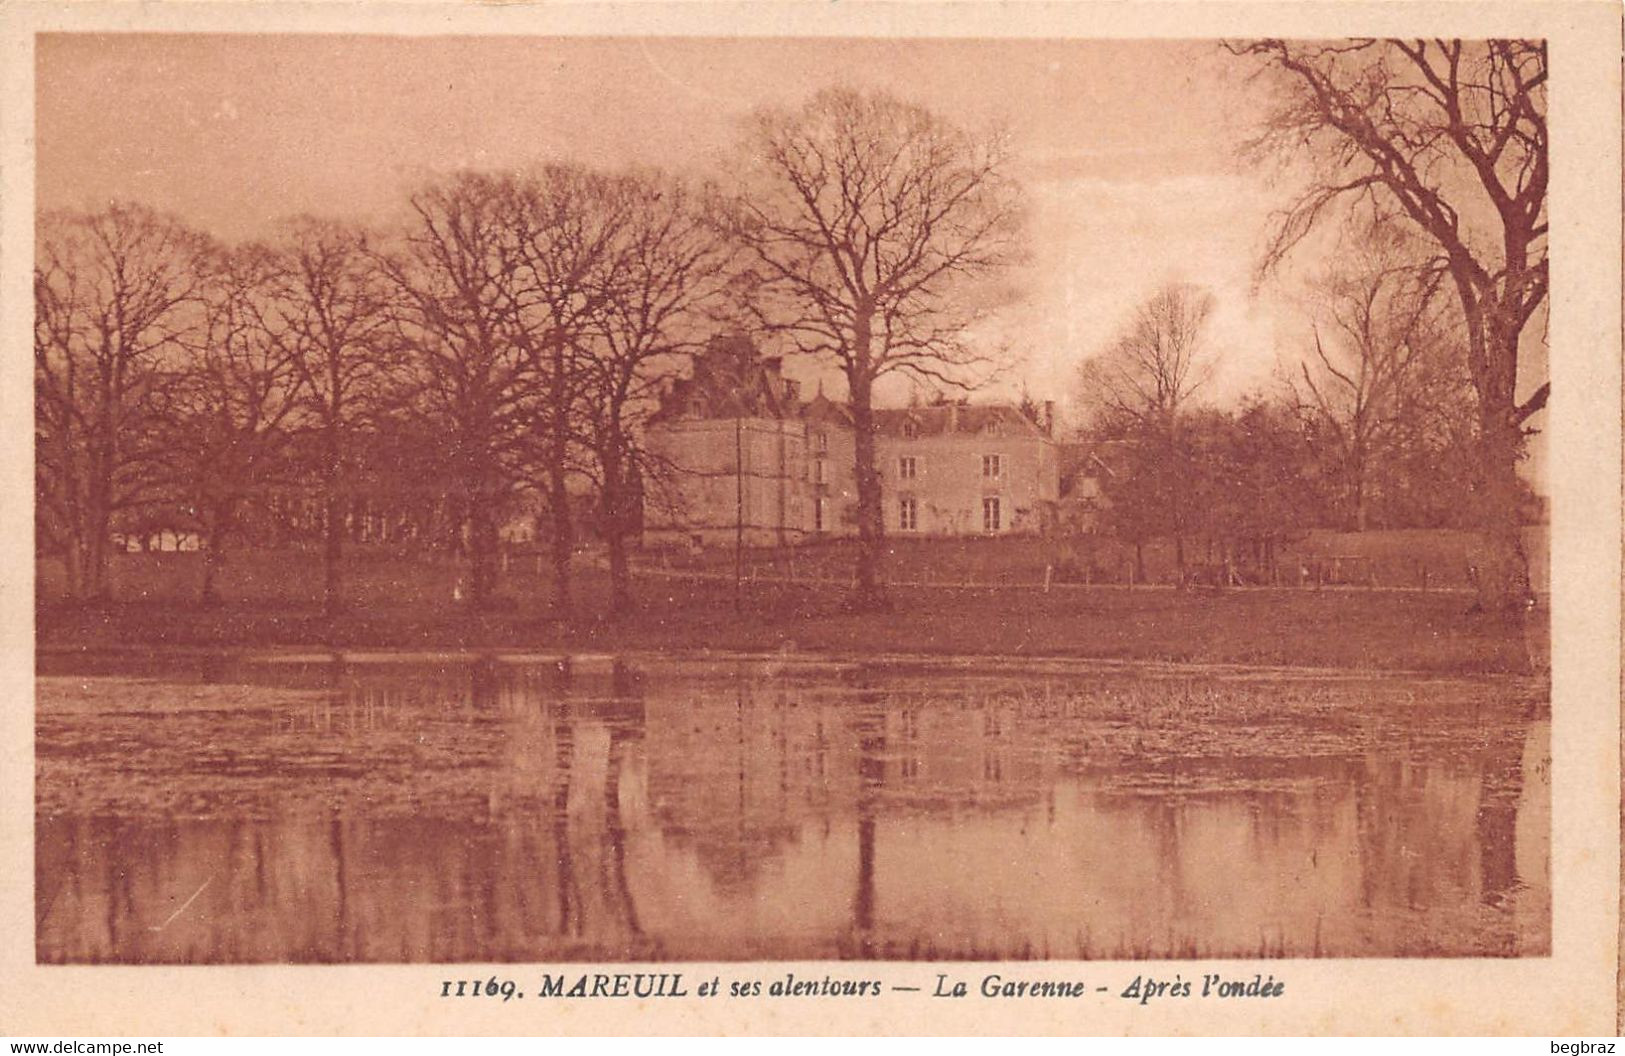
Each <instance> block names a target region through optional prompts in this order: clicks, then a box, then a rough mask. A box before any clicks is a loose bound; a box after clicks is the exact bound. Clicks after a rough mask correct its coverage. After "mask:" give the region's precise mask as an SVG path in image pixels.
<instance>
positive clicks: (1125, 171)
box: [37, 34, 1545, 409]
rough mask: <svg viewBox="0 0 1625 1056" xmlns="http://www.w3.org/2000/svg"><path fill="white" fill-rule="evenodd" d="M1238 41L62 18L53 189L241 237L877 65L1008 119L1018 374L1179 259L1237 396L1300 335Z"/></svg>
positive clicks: (736, 116)
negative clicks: (170, 24)
mask: <svg viewBox="0 0 1625 1056" xmlns="http://www.w3.org/2000/svg"><path fill="white" fill-rule="evenodd" d="M1238 62H1239V60H1236V59H1234V58H1232V57H1230V56H1228V55H1226V54H1224V53H1223V52H1221V50H1220V49H1219V47H1218V46H1217V45H1216V44H1215V43H1211V42H1179V41H1023V40H1005V41H990V40H976V41H954V40H916V41H906V40H880V41H876V40H837V39H777V40H775V39H741V38H720V39H670V38H661V39H636V38H621V39H607V38H597V39H594V38H574V39H569V38H566V39H560V38H533V37H440V38H385V37H352V36H334V37H314V36H304V37H299V36H282V37H266V36H246V35H245V36H202V35H194V36H147V35H133V34H120V35H80V36H73V37H69V36H48V37H42V38H41V39H40V41H39V46H38V81H37V84H38V96H37V107H38V129H37V142H38V184H37V194H38V199H39V203H40V204H41V205H42V206H43V207H46V208H51V207H58V206H67V207H96V206H98V205H100V204H105V202H106V201H107V200H109V199H112V198H133V199H138V200H141V201H144V202H147V203H149V204H151V205H154V206H156V207H158V208H161V209H165V210H169V211H172V212H174V213H177V214H179V215H180V216H181V217H183V218H185V219H187V220H189V221H191V222H193V223H195V224H197V225H199V226H201V227H203V228H205V229H206V230H209V231H211V232H213V233H214V234H216V235H219V236H222V237H225V238H228V239H237V238H249V237H254V236H258V235H263V234H266V233H268V231H269V229H270V227H271V225H272V224H273V223H274V222H275V221H276V220H277V219H279V218H281V217H284V216H288V215H290V214H295V213H302V212H309V213H316V214H329V215H339V216H349V217H356V218H360V219H367V220H373V221H379V222H383V221H387V219H388V218H389V217H390V215H391V213H392V212H393V211H394V210H396V209H398V208H399V206H400V203H401V202H402V201H403V200H404V198H405V196H406V194H407V193H408V192H409V191H410V190H411V189H412V188H413V187H414V186H415V185H417V184H418V183H420V182H422V181H423V180H424V179H425V178H427V177H429V176H431V175H433V174H436V173H441V172H445V171H448V170H452V169H455V168H458V167H464V166H467V167H475V168H504V167H512V166H523V165H527V164H531V163H536V162H542V161H547V160H554V159H570V160H577V161H582V162H586V163H590V164H597V165H603V166H608V167H613V166H617V165H621V164H626V163H630V162H638V163H645V164H655V165H661V166H664V167H668V168H672V169H679V170H690V171H695V172H711V171H715V170H716V169H717V168H718V167H719V166H725V165H726V164H727V160H726V159H727V157H728V153H729V151H730V149H731V148H732V147H733V145H734V144H735V143H736V142H737V139H738V136H739V133H740V119H741V117H742V116H743V115H744V114H746V113H747V112H748V111H749V110H750V109H751V108H753V107H755V106H758V105H761V104H763V103H787V104H795V103H798V102H800V101H801V100H802V99H804V98H806V97H807V96H808V95H809V94H811V93H812V92H814V91H816V90H818V89H819V88H822V87H825V86H828V85H837V84H839V85H851V86H855V87H860V88H869V87H874V88H883V89H886V90H888V91H891V92H893V93H894V94H896V95H899V96H901V97H903V98H906V99H908V100H911V101H914V102H918V103H921V104H924V105H926V106H929V107H931V108H932V109H934V110H936V111H937V112H938V113H940V114H942V115H943V116H945V117H947V118H949V119H951V120H953V121H955V122H957V123H959V124H961V125H962V126H965V127H969V128H973V129H974V128H983V127H987V126H990V125H992V124H994V123H1002V124H1003V125H1004V126H1005V127H1007V128H1008V129H1009V130H1010V132H1011V133H1012V134H1013V135H1014V137H1015V143H1016V148H1017V152H1018V156H1019V158H1020V174H1021V176H1022V177H1023V182H1024V183H1025V185H1026V187H1027V191H1028V194H1029V197H1030V199H1031V206H1032V240H1033V250H1034V253H1033V260H1032V263H1031V265H1030V267H1029V268H1028V269H1027V270H1026V273H1025V274H1024V275H1022V276H1020V277H1019V278H1020V279H1021V281H1020V283H1019V285H1020V286H1021V287H1023V288H1024V289H1025V290H1026V291H1027V293H1026V296H1025V298H1024V299H1023V300H1022V301H1021V302H1020V303H1018V304H1015V305H1013V306H1010V307H1009V308H1008V309H1006V310H1005V311H1004V312H1003V313H1002V316H1001V322H1000V337H1001V338H1002V339H1003V340H1004V341H1006V342H1007V343H1008V344H1009V346H1010V347H1011V349H1012V350H1013V351H1014V352H1016V353H1017V354H1018V355H1021V356H1023V357H1024V362H1023V363H1022V365H1021V366H1020V367H1019V368H1017V370H1016V371H1015V372H1013V373H1012V375H1011V376H1010V377H1008V378H1006V379H1004V381H1003V384H1002V385H1001V386H1000V388H1001V389H1002V390H1003V391H1004V392H1006V393H1008V392H1013V391H1014V390H1015V389H1016V388H1018V387H1019V386H1020V385H1021V384H1022V383H1025V384H1026V385H1027V387H1028V388H1029V390H1030V391H1031V392H1032V394H1033V395H1034V396H1035V397H1038V398H1041V399H1042V398H1053V399H1056V400H1058V401H1060V402H1062V404H1063V409H1064V407H1065V404H1066V403H1067V402H1068V398H1069V396H1070V394H1071V389H1072V387H1073V383H1072V377H1073V375H1074V373H1075V371H1076V367H1077V364H1078V363H1079V362H1080V360H1081V359H1083V358H1084V357H1086V356H1089V355H1093V354H1096V353H1098V352H1100V351H1101V350H1102V348H1103V347H1104V345H1105V344H1106V343H1107V342H1108V341H1109V340H1110V338H1111V336H1112V334H1113V333H1114V332H1115V331H1116V330H1118V329H1119V328H1120V327H1121V326H1122V325H1123V322H1124V320H1125V318H1126V317H1127V316H1128V315H1129V313H1130V312H1132V311H1133V309H1134V307H1135V305H1136V304H1138V303H1139V302H1141V301H1142V300H1144V299H1145V297H1146V296H1147V295H1148V294H1149V293H1151V292H1152V291H1153V289H1154V288H1155V287H1156V286H1157V285H1158V284H1160V283H1162V282H1164V281H1168V280H1178V281H1187V282H1194V283H1199V284H1201V285H1204V286H1207V287H1209V288H1211V289H1212V290H1213V292H1214V293H1215V295H1216V297H1217V310H1216V315H1215V318H1214V320H1213V324H1212V326H1211V330H1210V335H1209V336H1210V347H1211V348H1212V350H1213V351H1214V352H1215V353H1216V354H1217V355H1219V356H1220V361H1221V366H1220V369H1219V370H1218V372H1217V373H1216V374H1215V376H1214V379H1213V381H1212V382H1211V383H1210V385H1209V389H1208V392H1207V393H1206V395H1207V397H1208V398H1209V399H1212V400H1214V401H1216V402H1220V403H1225V402H1230V401H1233V400H1234V399H1236V398H1237V397H1238V396H1240V395H1241V394H1243V393H1246V392H1249V391H1253V390H1256V389H1258V388H1260V387H1263V386H1267V385H1270V384H1271V377H1272V373H1273V372H1274V370H1275V368H1276V365H1277V363H1279V362H1281V361H1282V360H1283V359H1285V360H1286V361H1294V360H1295V357H1297V356H1300V355H1301V354H1302V352H1303V350H1304V348H1305V346H1306V344H1307V342H1306V340H1305V338H1306V333H1305V329H1304V325H1305V324H1304V320H1303V317H1302V315H1301V312H1300V311H1299V309H1298V308H1297V307H1296V306H1295V303H1294V300H1293V298H1292V296H1291V295H1290V293H1289V292H1286V291H1289V290H1290V289H1291V287H1292V283H1293V281H1294V279H1293V277H1292V276H1291V275H1290V274H1289V275H1286V276H1283V278H1282V280H1281V281H1280V282H1278V283H1273V284H1271V285H1269V286H1266V287H1265V288H1264V289H1263V290H1261V291H1259V292H1257V293H1255V292H1254V291H1253V290H1252V288H1251V287H1252V269H1253V265H1254V262H1255V260H1256V255H1257V251H1258V248H1259V243H1260V241H1261V237H1262V232H1263V230H1264V226H1265V223H1266V220H1267V217H1268V214H1269V212H1270V211H1271V210H1272V209H1273V208H1274V207H1275V206H1276V205H1277V204H1278V203H1279V202H1280V201H1281V200H1282V196H1283V194H1284V193H1285V192H1284V191H1283V190H1282V189H1280V188H1271V187H1269V186H1267V185H1266V182H1265V177H1264V174H1262V173H1260V172H1259V171H1258V170H1257V168H1256V167H1249V166H1246V165H1243V164H1241V163H1240V162H1238V160H1237V157H1236V144H1237V143H1238V142H1240V141H1241V140H1242V139H1243V138H1245V136H1246V135H1247V133H1248V131H1249V128H1250V127H1251V124H1252V122H1253V121H1254V120H1256V117H1257V114H1258V109H1259V106H1260V103H1261V100H1260V98H1259V97H1258V94H1257V89H1256V88H1254V87H1250V86H1249V85H1248V84H1247V83H1246V82H1245V78H1244V75H1245V72H1246V71H1245V69H1244V68H1243V67H1241V66H1240V65H1238ZM1304 264H1305V265H1306V266H1309V267H1314V266H1318V265H1315V264H1314V262H1313V261H1310V260H1305V261H1304ZM1531 358H1532V357H1531ZM1532 366H1534V367H1535V368H1536V369H1537V370H1538V371H1540V372H1542V373H1543V372H1544V369H1545V364H1544V357H1543V356H1542V357H1541V360H1540V362H1539V363H1538V364H1532ZM801 373H802V374H803V376H804V377H805V378H807V379H808V380H809V381H810V380H811V378H812V376H811V374H810V373H808V372H807V371H806V370H805V368H803V369H802V370H801ZM1531 387H1532V386H1531V385H1527V384H1526V385H1525V386H1523V388H1525V389H1528V388H1531ZM833 391H839V390H838V389H836V390H833ZM900 395H901V394H898V393H893V398H900Z"/></svg>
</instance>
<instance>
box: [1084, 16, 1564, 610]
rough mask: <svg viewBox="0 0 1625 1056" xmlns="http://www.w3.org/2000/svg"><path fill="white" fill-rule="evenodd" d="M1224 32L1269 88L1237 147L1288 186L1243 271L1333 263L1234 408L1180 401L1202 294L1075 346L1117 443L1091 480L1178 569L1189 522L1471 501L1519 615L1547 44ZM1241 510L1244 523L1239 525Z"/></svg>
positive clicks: (1484, 569) (1538, 315) (1338, 514)
mask: <svg viewBox="0 0 1625 1056" xmlns="http://www.w3.org/2000/svg"><path fill="white" fill-rule="evenodd" d="M1227 48H1228V50H1229V51H1230V52H1231V53H1232V54H1234V55H1235V56H1237V57H1238V58H1240V59H1242V60H1244V61H1247V62H1249V63H1251V64H1252V65H1253V68H1254V71H1255V78H1256V81H1257V82H1258V84H1259V86H1260V90H1261V91H1263V92H1264V93H1266V95H1267V97H1268V99H1269V100H1270V102H1269V107H1268V110H1267V112H1266V114H1265V116H1264V118H1263V120H1262V121H1261V123H1260V127H1259V131H1258V134H1257V136H1256V137H1255V138H1254V139H1253V140H1252V141H1251V142H1250V143H1248V144H1246V145H1245V146H1244V148H1243V150H1244V153H1245V154H1246V155H1248V156H1250V157H1252V158H1253V159H1255V160H1268V161H1273V162H1279V163H1281V165H1282V166H1283V168H1284V170H1285V176H1286V179H1287V181H1288V182H1289V184H1290V185H1291V186H1292V187H1293V188H1295V190H1294V191H1293V193H1292V195H1291V196H1290V198H1289V199H1288V200H1287V202H1286V205H1285V207H1284V208H1282V209H1281V210H1280V211H1279V212H1278V213H1277V215H1276V219H1275V223H1274V225H1273V227H1272V229H1271V230H1270V231H1269V232H1268V237H1267V240H1266V246H1265V250H1264V252H1263V254H1262V258H1261V262H1260V268H1259V272H1260V277H1261V278H1262V277H1266V276H1268V275H1270V274H1271V273H1274V272H1276V271H1277V270H1278V269H1280V268H1281V267H1282V265H1283V264H1284V263H1285V262H1287V261H1288V260H1289V259H1294V258H1297V257H1302V256H1304V255H1305V252H1306V251H1305V249H1304V247H1305V245H1306V244H1308V243H1310V242H1313V241H1315V240H1316V239H1318V240H1319V242H1318V244H1319V245H1320V247H1322V252H1323V256H1322V259H1323V260H1326V261H1330V262H1331V263H1330V265H1329V266H1323V267H1321V268H1320V269H1319V270H1318V271H1317V270H1315V269H1314V268H1312V267H1311V268H1310V269H1309V270H1310V272H1311V278H1310V281H1309V284H1308V286H1309V293H1308V310H1309V315H1310V318H1311V319H1312V321H1313V325H1312V336H1311V339H1310V343H1309V347H1308V348H1307V349H1305V350H1300V351H1302V352H1303V353H1304V354H1302V355H1300V356H1295V357H1292V358H1293V359H1294V361H1295V362H1296V363H1297V364H1298V365H1295V366H1294V367H1293V368H1292V369H1291V370H1290V372H1289V374H1288V376H1286V377H1284V378H1282V379H1281V384H1280V386H1279V387H1278V391H1276V392H1274V393H1271V394H1269V395H1268V396H1267V398H1265V399H1262V400H1259V401H1255V402H1254V403H1253V404H1252V405H1250V406H1248V407H1245V408H1243V409H1242V410H1240V411H1238V412H1235V413H1231V414H1217V413H1215V412H1211V411H1210V412H1204V413H1202V414H1197V413H1194V412H1193V410H1192V407H1191V398H1192V397H1193V396H1194V395H1196V394H1197V393H1198V391H1199V390H1200V389H1201V388H1202V386H1203V384H1204V383H1205V382H1206V380H1207V378H1208V376H1209V375H1210V374H1211V370H1212V366H1213V364H1212V360H1211V357H1210V356H1208V357H1206V358H1205V357H1204V355H1203V348H1202V334H1203V328H1204V325H1205V323H1206V321H1207V319H1208V316H1209V315H1210V313H1211V310H1212V299H1211V297H1209V296H1208V295H1207V294H1205V293H1204V292H1202V291H1200V290H1198V289H1194V288H1191V287H1177V286H1176V287H1169V288H1167V289H1164V290H1162V291H1160V292H1159V293H1158V294H1157V295H1156V296H1155V297H1153V298H1152V299H1151V300H1150V301H1148V302H1147V303H1146V304H1145V305H1144V306H1143V307H1142V308H1141V309H1140V310H1139V312H1138V313H1137V314H1136V316H1135V318H1134V319H1133V320H1132V321H1131V322H1130V324H1129V325H1128V326H1127V327H1126V328H1125V329H1124V331H1123V333H1122V335H1121V336H1120V337H1119V339H1118V340H1117V341H1116V342H1115V343H1114V344H1113V345H1112V346H1111V347H1110V348H1109V349H1107V350H1106V351H1105V352H1104V353H1103V354H1102V355H1100V356H1099V357H1097V358H1096V359H1094V360H1091V361H1090V362H1088V363H1086V365H1085V367H1084V376H1083V377H1082V378H1081V379H1080V386H1079V389H1080V392H1081V394H1082V396H1083V399H1084V403H1085V406H1086V408H1088V410H1089V411H1090V412H1091V414H1090V417H1091V423H1092V427H1093V429H1094V430H1095V432H1096V433H1097V435H1101V436H1106V437H1112V438H1116V439H1118V440H1120V441H1123V443H1124V446H1125V450H1126V451H1128V452H1129V454H1128V455H1127V456H1125V459H1124V462H1125V465H1124V468H1125V470H1126V471H1125V472H1121V473H1118V474H1117V475H1116V476H1115V477H1113V478H1111V483H1110V488H1111V490H1112V491H1114V492H1115V494H1112V495H1109V496H1108V497H1109V498H1111V499H1112V500H1113V507H1114V512H1113V514H1112V517H1113V519H1114V520H1115V521H1116V527H1117V529H1118V531H1119V532H1121V533H1122V534H1124V535H1125V536H1126V537H1128V538H1130V539H1131V540H1132V539H1144V538H1148V537H1150V536H1153V535H1159V536H1166V537H1172V538H1173V539H1174V540H1175V541H1176V548H1177V550H1178V556H1179V560H1180V564H1181V565H1182V566H1183V540H1184V539H1186V538H1187V537H1190V536H1191V535H1193V534H1206V535H1208V536H1210V537H1211V536H1212V535H1213V534H1215V533H1219V534H1224V533H1230V534H1232V535H1233V534H1235V533H1237V532H1246V531H1252V532H1254V533H1255V534H1254V536H1253V538H1255V539H1256V538H1257V535H1256V532H1257V531H1259V530H1265V531H1266V534H1267V533H1268V532H1280V531H1284V530H1290V528H1291V527H1292V526H1294V525H1296V524H1305V523H1310V524H1315V523H1327V522H1328V521H1331V522H1335V523H1342V524H1344V525H1346V526H1347V527H1350V528H1353V529H1356V530H1358V529H1363V528H1365V527H1367V526H1368V525H1370V524H1372V523H1374V521H1376V522H1380V523H1384V524H1440V523H1459V521H1458V520H1457V519H1458V518H1462V517H1465V518H1466V519H1467V520H1468V522H1469V523H1470V524H1472V525H1473V526H1474V527H1477V528H1478V529H1479V530H1480V531H1481V533H1482V536H1483V540H1484V544H1483V546H1482V548H1481V550H1480V553H1479V554H1478V559H1477V562H1476V565H1477V577H1478V584H1479V590H1480V595H1481V599H1480V600H1481V604H1482V605H1483V606H1484V607H1486V608H1490V609H1497V610H1501V611H1518V610H1519V609H1521V607H1522V605H1523V604H1524V602H1525V601H1526V599H1527V598H1528V597H1529V574H1528V564H1527V559H1526V556H1525V554H1524V552H1523V546H1522V541H1521V533H1520V528H1521V524H1522V520H1523V515H1524V510H1525V508H1526V506H1527V501H1526V500H1527V494H1528V488H1527V485H1525V484H1524V482H1523V481H1522V480H1521V479H1520V478H1519V475H1518V472H1517V465H1518V462H1519V461H1520V460H1521V459H1522V458H1523V456H1524V453H1525V443H1526V436H1527V435H1528V432H1529V427H1528V425H1527V423H1528V422H1529V420H1530V419H1531V418H1532V417H1533V416H1534V415H1536V414H1537V413H1539V412H1540V411H1541V410H1542V409H1543V408H1544V407H1545V405H1546V400H1547V397H1548V394H1549V391H1550V390H1549V386H1548V385H1546V384H1541V385H1539V386H1538V387H1536V388H1534V389H1533V391H1531V392H1529V393H1528V394H1527V395H1526V396H1523V397H1522V398H1520V397H1519V395H1518V382H1519V364H1520V360H1521V353H1522V352H1523V349H1524V345H1525V343H1526V342H1528V341H1531V340H1541V339H1543V334H1542V333H1540V332H1539V331H1538V330H1537V329H1535V328H1536V326H1538V324H1539V323H1540V322H1542V321H1543V320H1544V306H1545V300H1546V293H1547V282H1548V266H1547V238H1546V236H1547V220H1546V191H1547V179H1548V163H1547V153H1546V151H1547V138H1546V77H1547V72H1546V48H1545V45H1544V43H1541V42H1538V41H1505V40H1500V41H1480V42H1464V41H1459V40H1350V41H1337V42H1327V43H1316V42H1298V41H1284V40H1259V41H1243V42H1236V43H1232V44H1229V45H1227ZM1333 235H1335V237H1332V236H1333ZM1328 244H1329V248H1326V247H1328ZM1246 452H1251V453H1250V454H1238V453H1246ZM1255 457H1267V458H1268V459H1269V461H1268V462H1267V463H1255V462H1252V461H1250V460H1251V459H1253V458H1255ZM1238 500H1239V501H1238ZM1249 510H1255V511H1260V516H1261V517H1262V520H1260V521H1258V523H1257V524H1254V525H1252V526H1251V527H1249V523H1250V522H1251V521H1253V520H1254V519H1255V518H1254V517H1253V515H1252V514H1249V513H1248V511H1249ZM1271 526H1273V527H1271Z"/></svg>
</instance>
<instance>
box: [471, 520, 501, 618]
mask: <svg viewBox="0 0 1625 1056" xmlns="http://www.w3.org/2000/svg"><path fill="white" fill-rule="evenodd" d="M468 557H469V578H468V600H469V604H470V605H471V606H472V607H473V608H474V609H475V610H476V611H483V610H485V609H489V608H490V607H491V599H492V597H493V595H494V594H495V593H496V578H497V573H496V561H497V521H496V511H495V509H493V503H492V498H491V496H490V494H488V493H486V492H484V491H482V492H480V493H479V494H476V495H475V496H473V498H472V501H471V502H470V503H469V511H468Z"/></svg>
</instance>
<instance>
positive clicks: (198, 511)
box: [159, 245, 302, 605]
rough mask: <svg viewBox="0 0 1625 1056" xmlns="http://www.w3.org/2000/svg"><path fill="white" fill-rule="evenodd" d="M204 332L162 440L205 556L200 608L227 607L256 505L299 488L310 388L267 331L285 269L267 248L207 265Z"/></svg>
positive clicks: (227, 254) (174, 394)
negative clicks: (301, 421) (223, 593)
mask: <svg viewBox="0 0 1625 1056" xmlns="http://www.w3.org/2000/svg"><path fill="white" fill-rule="evenodd" d="M206 266H207V268H208V273H207V275H206V277H205V280H204V283H203V285H202V287H201V293H202V303H201V306H200V310H199V314H200V316H201V322H200V325H198V326H197V327H196V328H194V329H193V330H191V331H190V332H189V333H188V335H187V337H186V338H185V339H184V344H185V346H186V351H187V357H186V360H185V361H184V363H183V364H182V365H181V370H180V372H179V375H178V377H177V378H176V379H175V383H174V384H173V385H172V386H171V387H170V388H169V390H168V391H167V393H166V395H165V400H164V407H163V413H162V415H161V416H160V417H161V425H160V428H159V435H160V436H161V438H162V451H163V453H162V459H163V463H164V466H165V468H166V476H167V479H168V481H169V485H170V487H169V494H170V497H171V499H172V501H175V502H177V503H178V504H179V505H180V506H181V508H182V509H184V510H185V511H187V513H189V515H190V517H189V520H190V522H191V527H193V528H194V529H195V530H196V531H197V533H198V539H199V544H200V548H201V549H202V551H203V577H202V583H201V586H200V590H199V600H200V601H202V602H203V603H204V604H206V605H207V604H214V603H215V602H217V601H219V595H218V580H219V574H220V570H221V567H222V562H223V561H224V558H225V553H226V549H227V547H228V546H229V545H230V544H231V542H232V541H233V539H234V537H235V536H236V535H237V534H238V533H239V531H240V530H241V529H242V527H243V520H244V517H245V514H246V513H247V507H248V506H249V505H250V504H251V503H254V502H256V501H261V500H264V499H265V498H266V497H267V496H268V495H269V494H270V493H271V492H272V491H273V490H275V489H277V488H279V487H285V486H287V485H289V484H291V483H293V471H292V464H291V463H292V460H291V458H290V454H291V452H290V444H291V441H292V437H293V429H292V426H293V424H294V423H293V415H294V413H295V411H296V409H297V408H298V406H299V404H300V390H301V387H302V382H301V378H300V372H299V369H298V366H297V363H296V357H295V356H294V355H293V353H292V352H291V351H290V350H289V348H288V347H287V346H286V345H285V344H283V343H282V342H281V341H278V340H276V339H275V338H274V337H273V335H272V334H271V332H270V331H269V330H267V328H266V327H265V325H264V319H265V312H266V302H267V301H268V300H269V299H270V298H271V297H272V296H273V295H274V293H273V283H274V282H275V281H276V278H277V275H276V270H277V262H276V259H275V257H274V256H273V255H272V254H271V253H270V252H269V251H268V250H266V249H265V248H264V247H261V246H255V245H250V246H245V247H241V248H238V249H232V250H221V251H219V252H218V253H216V254H215V255H214V256H213V257H212V259H210V260H209V261H208V262H207V265H206Z"/></svg>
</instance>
